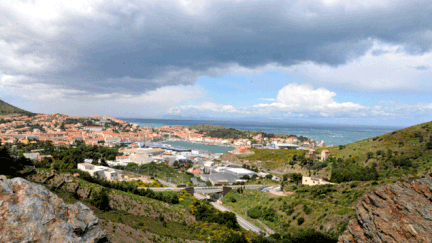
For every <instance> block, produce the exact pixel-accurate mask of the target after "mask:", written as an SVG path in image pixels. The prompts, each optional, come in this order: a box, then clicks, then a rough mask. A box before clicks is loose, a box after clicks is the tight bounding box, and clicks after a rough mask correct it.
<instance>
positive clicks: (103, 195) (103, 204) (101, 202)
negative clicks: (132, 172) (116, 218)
mask: <svg viewBox="0 0 432 243" xmlns="http://www.w3.org/2000/svg"><path fill="white" fill-rule="evenodd" d="M109 193H110V190H109V189H108V188H106V187H104V188H102V190H100V191H99V192H98V193H96V194H95V195H93V199H92V200H91V204H92V205H93V206H95V207H97V208H99V209H100V210H102V211H109V210H111V207H110V205H109V202H110V199H109V197H108V194H109Z"/></svg>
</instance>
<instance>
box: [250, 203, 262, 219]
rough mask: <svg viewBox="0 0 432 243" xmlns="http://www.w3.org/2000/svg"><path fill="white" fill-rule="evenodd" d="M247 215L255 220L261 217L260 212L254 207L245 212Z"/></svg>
mask: <svg viewBox="0 0 432 243" xmlns="http://www.w3.org/2000/svg"><path fill="white" fill-rule="evenodd" d="M247 215H248V216H249V217H251V218H253V219H257V218H260V217H261V216H262V211H261V209H260V208H259V207H258V206H255V207H253V208H251V209H249V210H248V211H247Z"/></svg>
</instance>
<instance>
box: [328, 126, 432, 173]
mask: <svg viewBox="0 0 432 243" xmlns="http://www.w3.org/2000/svg"><path fill="white" fill-rule="evenodd" d="M329 151H330V155H332V156H334V157H335V158H336V159H335V160H336V161H334V162H333V164H332V167H333V168H332V172H333V174H332V176H334V172H335V171H336V170H338V168H339V167H350V166H352V165H356V166H358V167H363V168H365V167H369V168H375V169H376V171H377V173H378V175H379V178H380V179H383V178H388V177H400V176H402V175H408V174H410V175H413V176H421V175H424V174H426V173H430V171H429V170H430V169H431V168H432V122H427V123H423V124H419V125H415V126H412V127H408V128H405V129H402V130H398V131H394V132H391V133H387V134H384V135H381V136H378V137H373V138H369V139H365V140H362V141H358V142H355V143H351V144H348V145H343V146H339V147H335V148H329ZM342 160H343V162H342ZM337 161H339V162H337ZM342 171H343V170H342Z"/></svg>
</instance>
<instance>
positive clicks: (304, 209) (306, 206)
mask: <svg viewBox="0 0 432 243" xmlns="http://www.w3.org/2000/svg"><path fill="white" fill-rule="evenodd" d="M303 212H305V214H310V213H312V209H311V208H310V207H308V205H306V204H304V205H303Z"/></svg>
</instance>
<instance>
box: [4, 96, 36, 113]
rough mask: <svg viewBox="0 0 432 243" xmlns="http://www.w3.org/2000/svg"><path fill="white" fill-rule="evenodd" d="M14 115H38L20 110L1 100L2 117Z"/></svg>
mask: <svg viewBox="0 0 432 243" xmlns="http://www.w3.org/2000/svg"><path fill="white" fill-rule="evenodd" d="M12 114H20V115H27V116H32V115H35V114H36V113H33V112H30V111H26V110H24V109H21V108H18V107H16V106H13V105H11V104H9V103H7V102H5V101H3V100H1V99H0V115H12Z"/></svg>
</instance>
